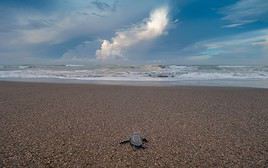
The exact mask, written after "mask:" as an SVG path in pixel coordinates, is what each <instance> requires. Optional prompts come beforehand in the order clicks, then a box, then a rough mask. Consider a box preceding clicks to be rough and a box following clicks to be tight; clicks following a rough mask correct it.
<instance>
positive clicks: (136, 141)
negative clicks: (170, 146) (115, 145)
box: [120, 132, 148, 149]
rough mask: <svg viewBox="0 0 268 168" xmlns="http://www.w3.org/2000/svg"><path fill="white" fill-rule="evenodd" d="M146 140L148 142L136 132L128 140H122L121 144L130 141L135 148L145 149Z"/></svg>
mask: <svg viewBox="0 0 268 168" xmlns="http://www.w3.org/2000/svg"><path fill="white" fill-rule="evenodd" d="M144 142H148V141H147V139H145V138H143V137H142V136H141V135H140V134H139V133H137V132H134V133H133V134H132V135H131V136H130V138H129V139H128V140H125V141H122V142H120V144H126V143H130V145H131V146H132V147H133V148H134V149H145V146H144V145H143V144H144Z"/></svg>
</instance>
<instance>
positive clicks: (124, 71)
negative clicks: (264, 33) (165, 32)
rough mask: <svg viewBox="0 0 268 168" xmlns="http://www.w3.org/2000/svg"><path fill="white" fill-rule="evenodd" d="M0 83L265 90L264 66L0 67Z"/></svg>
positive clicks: (266, 68)
mask: <svg viewBox="0 0 268 168" xmlns="http://www.w3.org/2000/svg"><path fill="white" fill-rule="evenodd" d="M0 80H1V81H37V82H39V81H41V82H70V83H72V82H75V83H102V84H133V85H198V86H199V85H201V86H240V87H257V88H268V66H260V65H249V66H244V65H243V66H241V65H155V64H153V65H128V66H126V65H72V64H66V65H0Z"/></svg>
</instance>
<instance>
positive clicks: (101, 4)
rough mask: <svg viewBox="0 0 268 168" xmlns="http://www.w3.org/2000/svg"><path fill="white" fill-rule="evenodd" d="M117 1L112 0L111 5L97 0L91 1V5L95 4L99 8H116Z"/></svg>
mask: <svg viewBox="0 0 268 168" xmlns="http://www.w3.org/2000/svg"><path fill="white" fill-rule="evenodd" d="M117 3H118V1H114V3H113V4H112V5H110V4H108V3H105V2H101V1H99V0H96V1H93V2H91V4H92V5H94V6H96V7H97V8H98V9H99V10H104V11H105V10H112V11H114V10H116V5H117Z"/></svg>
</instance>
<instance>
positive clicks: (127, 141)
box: [120, 140, 130, 144]
mask: <svg viewBox="0 0 268 168" xmlns="http://www.w3.org/2000/svg"><path fill="white" fill-rule="evenodd" d="M129 142H130V141H129V140H125V141H122V142H120V144H126V143H129Z"/></svg>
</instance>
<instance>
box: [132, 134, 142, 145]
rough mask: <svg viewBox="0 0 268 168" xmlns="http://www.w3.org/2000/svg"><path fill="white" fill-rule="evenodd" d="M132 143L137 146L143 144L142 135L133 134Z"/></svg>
mask: <svg viewBox="0 0 268 168" xmlns="http://www.w3.org/2000/svg"><path fill="white" fill-rule="evenodd" d="M130 144H131V145H133V146H136V147H140V146H142V144H143V142H142V137H141V136H140V135H139V134H133V135H132V136H131V137H130Z"/></svg>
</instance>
